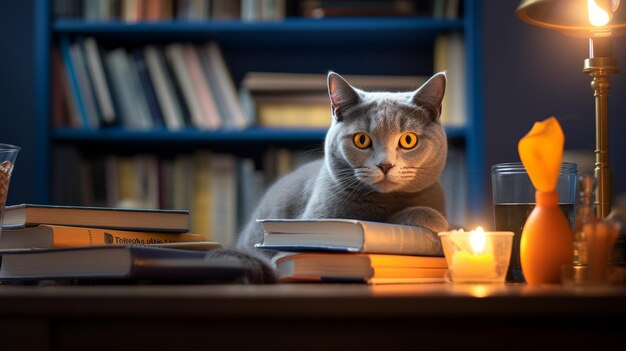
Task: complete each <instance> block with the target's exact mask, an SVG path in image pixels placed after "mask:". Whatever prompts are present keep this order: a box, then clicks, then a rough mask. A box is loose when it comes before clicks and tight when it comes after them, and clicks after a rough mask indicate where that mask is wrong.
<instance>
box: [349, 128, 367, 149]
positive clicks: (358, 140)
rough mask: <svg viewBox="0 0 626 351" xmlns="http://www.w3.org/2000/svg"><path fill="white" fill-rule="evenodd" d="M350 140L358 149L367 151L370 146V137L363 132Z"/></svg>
mask: <svg viewBox="0 0 626 351" xmlns="http://www.w3.org/2000/svg"><path fill="white" fill-rule="evenodd" d="M352 140H354V145H356V147H358V148H359V149H367V148H368V147H369V146H370V145H371V144H372V139H370V136H369V135H367V134H365V133H363V132H358V133H356V134H354V137H353V138H352Z"/></svg>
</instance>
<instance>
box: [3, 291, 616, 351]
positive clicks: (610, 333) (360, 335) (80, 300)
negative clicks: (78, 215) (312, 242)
mask: <svg viewBox="0 0 626 351" xmlns="http://www.w3.org/2000/svg"><path fill="white" fill-rule="evenodd" d="M625 327H626V288H623V287H606V288H591V287H585V288H574V287H561V286H546V287H538V288H532V287H529V286H527V285H524V284H515V285H450V284H421V285H379V286H367V285H344V284H289V285H288V284H283V285H273V286H249V285H248V286H244V285H196V286H189V285H188V286H145V285H144V286H40V287H38V286H0V349H1V350H14V349H15V350H29V349H35V350H46V349H48V350H121V349H133V350H157V349H158V350H160V349H169V350H183V349H207V350H221V349H232V348H239V349H251V348H252V347H253V346H254V345H266V347H263V348H261V349H269V348H270V347H271V349H274V350H277V349H289V350H309V349H311V350H313V349H344V350H352V349H357V348H359V347H361V348H364V349H372V348H378V349H382V350H385V349H390V348H400V347H402V348H409V347H410V348H411V349H414V350H418V349H420V350H426V349H428V348H435V349H438V348H446V349H447V348H455V349H460V348H462V347H467V346H468V345H473V346H474V348H475V347H479V346H480V347H481V348H488V349H522V348H526V349H528V348H531V349H535V350H536V349H537V348H538V347H539V346H542V349H546V348H545V347H551V348H552V349H559V350H565V347H568V348H569V349H581V348H588V349H589V350H599V349H607V348H608V347H609V346H613V345H622V346H621V347H620V348H622V347H623V343H624V341H623V339H624V336H625V335H626V328H625ZM568 351H569V350H568Z"/></svg>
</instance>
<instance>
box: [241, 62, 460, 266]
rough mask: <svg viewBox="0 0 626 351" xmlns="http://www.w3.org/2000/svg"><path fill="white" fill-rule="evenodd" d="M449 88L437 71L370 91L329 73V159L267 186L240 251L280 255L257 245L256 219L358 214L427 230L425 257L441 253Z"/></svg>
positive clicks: (326, 146) (243, 235) (258, 229)
mask: <svg viewBox="0 0 626 351" xmlns="http://www.w3.org/2000/svg"><path fill="white" fill-rule="evenodd" d="M445 87H446V77H445V75H444V74H443V73H438V74H435V75H434V76H433V77H431V78H430V79H429V80H428V81H427V82H426V83H424V84H423V85H422V86H421V87H420V88H419V89H417V90H416V91H413V92H401V93H392V92H365V91H363V90H360V89H357V88H354V87H352V86H351V85H350V84H349V83H348V82H346V80H344V79H343V78H342V77H341V76H340V75H338V74H336V73H334V72H331V73H329V74H328V93H329V95H330V106H331V111H332V125H331V127H330V129H329V130H328V133H327V134H326V140H325V143H324V152H325V157H324V158H323V159H320V160H318V161H313V162H311V163H309V164H306V165H304V166H302V167H300V168H299V169H297V170H295V171H294V172H292V173H290V174H288V175H287V176H285V177H283V178H281V179H279V180H278V181H277V182H276V183H275V184H274V185H273V186H272V187H271V188H270V189H269V190H268V191H267V193H266V194H265V196H264V197H263V199H262V200H261V201H260V203H259V206H258V208H257V209H256V211H255V213H254V215H253V218H252V219H251V220H250V222H249V224H248V225H247V226H246V227H245V229H244V230H243V232H242V233H241V235H240V238H239V242H238V245H237V247H238V249H240V250H244V251H247V252H251V253H252V254H258V251H260V252H262V254H264V255H265V258H268V259H270V258H276V257H277V256H276V255H277V253H276V252H272V251H269V250H258V249H254V245H255V244H257V243H260V242H262V241H263V231H262V227H261V225H260V224H259V223H257V222H256V221H255V220H256V219H257V218H353V219H362V220H369V221H378V222H389V223H398V224H409V225H415V226H421V227H424V228H428V229H430V230H424V241H423V243H424V252H423V254H427V255H441V254H442V250H441V243H440V241H439V239H438V238H437V235H436V233H437V232H440V231H444V230H446V229H447V228H448V222H447V221H446V218H445V217H444V215H445V212H444V211H445V205H444V195H443V190H442V188H441V185H440V183H439V176H440V174H441V171H442V169H443V167H444V164H445V161H446V154H447V140H446V135H445V132H444V129H443V127H442V126H441V123H440V120H439V114H440V111H441V101H442V99H443V95H444V91H445ZM255 251H256V253H255Z"/></svg>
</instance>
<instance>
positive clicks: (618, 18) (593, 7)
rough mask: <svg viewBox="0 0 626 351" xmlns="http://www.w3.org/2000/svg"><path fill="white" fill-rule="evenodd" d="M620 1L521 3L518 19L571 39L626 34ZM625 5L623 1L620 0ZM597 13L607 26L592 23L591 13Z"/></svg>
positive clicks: (625, 11)
mask: <svg viewBox="0 0 626 351" xmlns="http://www.w3.org/2000/svg"><path fill="white" fill-rule="evenodd" d="M621 2H622V1H620V0H523V1H522V2H521V3H520V5H519V7H518V8H517V15H518V16H519V18H520V19H522V20H523V21H525V22H528V23H530V24H533V25H535V26H539V27H543V28H548V29H553V30H556V31H559V32H562V33H564V34H567V35H570V36H574V37H585V38H589V37H594V36H619V35H626V9H625V7H626V4H625V3H621ZM623 2H626V1H623ZM594 12H599V13H600V14H601V15H603V16H605V19H606V20H608V21H607V22H606V24H603V25H598V24H597V23H596V25H593V24H592V21H593V20H592V19H591V18H590V13H591V14H592V15H593V14H594Z"/></svg>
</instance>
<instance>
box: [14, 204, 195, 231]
mask: <svg viewBox="0 0 626 351" xmlns="http://www.w3.org/2000/svg"><path fill="white" fill-rule="evenodd" d="M39 224H53V225H66V226H77V227H90V228H108V229H119V230H137V231H155V232H177V233H184V232H188V231H189V211H187V210H152V209H134V208H119V207H81V206H51V205H36V204H21V205H13V206H7V207H6V208H5V211H4V223H3V226H2V227H3V228H7V229H12V228H23V227H28V226H35V225H39Z"/></svg>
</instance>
